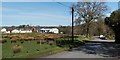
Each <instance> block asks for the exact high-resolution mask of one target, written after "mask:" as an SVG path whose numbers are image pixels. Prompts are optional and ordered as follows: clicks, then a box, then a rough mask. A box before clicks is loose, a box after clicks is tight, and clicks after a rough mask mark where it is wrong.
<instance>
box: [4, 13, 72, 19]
mask: <svg viewBox="0 0 120 60" xmlns="http://www.w3.org/2000/svg"><path fill="white" fill-rule="evenodd" d="M4 18H13V19H25V20H49V19H50V20H51V19H53V20H54V19H56V20H60V19H61V20H70V17H69V16H63V15H57V14H48V13H40V12H39V13H19V14H17V15H16V14H3V19H4Z"/></svg>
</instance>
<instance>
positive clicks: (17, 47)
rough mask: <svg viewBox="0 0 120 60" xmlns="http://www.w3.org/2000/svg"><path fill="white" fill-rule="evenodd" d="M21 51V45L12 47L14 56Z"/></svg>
mask: <svg viewBox="0 0 120 60" xmlns="http://www.w3.org/2000/svg"><path fill="white" fill-rule="evenodd" d="M21 49H22V47H21V46H20V45H15V46H13V47H12V51H13V53H14V54H15V53H20V52H21Z"/></svg>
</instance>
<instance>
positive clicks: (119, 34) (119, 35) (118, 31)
mask: <svg viewBox="0 0 120 60" xmlns="http://www.w3.org/2000/svg"><path fill="white" fill-rule="evenodd" d="M114 33H115V43H117V44H120V27H119V26H117V27H114Z"/></svg>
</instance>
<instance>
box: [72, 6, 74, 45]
mask: <svg viewBox="0 0 120 60" xmlns="http://www.w3.org/2000/svg"><path fill="white" fill-rule="evenodd" d="M73 42H74V8H73V7H72V43H73Z"/></svg>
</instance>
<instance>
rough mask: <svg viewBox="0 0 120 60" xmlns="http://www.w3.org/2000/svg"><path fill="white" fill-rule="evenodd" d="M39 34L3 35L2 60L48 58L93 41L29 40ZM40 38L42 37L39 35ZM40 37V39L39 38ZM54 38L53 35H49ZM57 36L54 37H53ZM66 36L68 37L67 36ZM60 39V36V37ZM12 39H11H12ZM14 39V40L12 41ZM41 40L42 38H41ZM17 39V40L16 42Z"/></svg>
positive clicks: (79, 39)
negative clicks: (4, 59) (10, 59)
mask: <svg viewBox="0 0 120 60" xmlns="http://www.w3.org/2000/svg"><path fill="white" fill-rule="evenodd" d="M37 35H39V34H37V33H33V34H10V35H9V36H7V35H5V36H4V35H3V36H4V37H3V39H2V42H1V43H2V58H37V57H42V56H47V55H51V54H55V53H59V52H62V51H65V50H69V49H70V48H73V47H77V46H80V45H83V44H85V43H86V42H85V41H86V40H92V39H93V38H91V37H90V38H85V37H84V38H81V37H77V38H74V41H72V40H71V37H64V36H62V38H61V37H60V38H55V39H54V41H52V40H48V41H49V42H44V43H41V42H40V40H34V39H32V40H29V39H31V38H29V39H26V38H28V37H36V36H37ZM44 35H45V34H44ZM39 36H40V35H39ZM39 36H38V37H39ZM49 36H52V35H49ZM54 36H55V37H56V35H53V37H54ZM65 36H66V35H65ZM20 37H24V38H25V39H26V40H24V39H23V40H20V39H21V38H20ZM58 37H59V35H58ZM10 38H11V39H10ZM12 38H14V40H12ZM39 38H41V36H40V37H39ZM15 39H17V40H15ZM11 41H12V42H11Z"/></svg>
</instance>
